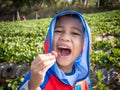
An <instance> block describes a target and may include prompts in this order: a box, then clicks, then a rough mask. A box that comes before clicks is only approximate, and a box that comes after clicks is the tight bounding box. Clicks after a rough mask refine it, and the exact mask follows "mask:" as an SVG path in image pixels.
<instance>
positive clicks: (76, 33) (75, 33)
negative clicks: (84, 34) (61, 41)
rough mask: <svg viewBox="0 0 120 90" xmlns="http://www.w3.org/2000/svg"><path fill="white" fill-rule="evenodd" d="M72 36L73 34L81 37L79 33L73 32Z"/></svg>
mask: <svg viewBox="0 0 120 90" xmlns="http://www.w3.org/2000/svg"><path fill="white" fill-rule="evenodd" d="M72 34H73V35H79V36H80V35H81V34H80V33H78V32H72Z"/></svg>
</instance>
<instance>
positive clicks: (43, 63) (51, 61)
mask: <svg viewBox="0 0 120 90" xmlns="http://www.w3.org/2000/svg"><path fill="white" fill-rule="evenodd" d="M54 63H55V59H53V60H49V61H44V62H41V63H40V64H38V65H35V68H40V69H41V68H46V67H47V66H48V65H50V64H54Z"/></svg>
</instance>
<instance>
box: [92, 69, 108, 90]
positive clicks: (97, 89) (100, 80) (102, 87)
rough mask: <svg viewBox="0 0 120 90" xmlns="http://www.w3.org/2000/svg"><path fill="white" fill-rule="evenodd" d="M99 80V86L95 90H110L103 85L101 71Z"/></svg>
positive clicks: (98, 76)
mask: <svg viewBox="0 0 120 90" xmlns="http://www.w3.org/2000/svg"><path fill="white" fill-rule="evenodd" d="M96 74H97V78H98V84H97V87H96V88H93V90H109V88H108V87H106V86H105V85H104V84H103V83H102V72H101V71H97V73H96Z"/></svg>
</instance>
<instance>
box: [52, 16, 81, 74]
mask: <svg viewBox="0 0 120 90" xmlns="http://www.w3.org/2000/svg"><path fill="white" fill-rule="evenodd" d="M82 48H83V25H82V23H81V22H80V21H79V20H78V19H76V18H73V17H70V16H69V17H68V16H62V17H60V19H59V20H57V23H56V25H55V30H54V38H53V50H54V51H56V52H57V53H58V57H57V63H58V66H59V67H60V68H61V69H62V70H63V71H66V72H67V71H68V72H69V70H66V69H65V68H68V69H72V66H73V63H74V61H75V60H76V58H77V57H78V56H79V55H80V53H81V51H82Z"/></svg>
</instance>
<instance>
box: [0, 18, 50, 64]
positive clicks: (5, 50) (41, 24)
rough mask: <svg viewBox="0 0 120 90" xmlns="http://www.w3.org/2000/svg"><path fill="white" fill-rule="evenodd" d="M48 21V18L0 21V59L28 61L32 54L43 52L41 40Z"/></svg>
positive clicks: (31, 58) (19, 61)
mask: <svg viewBox="0 0 120 90" xmlns="http://www.w3.org/2000/svg"><path fill="white" fill-rule="evenodd" d="M49 21H50V19H45V20H43V19H41V20H40V21H39V20H38V21H35V20H34V21H25V22H10V23H0V28H1V29H0V43H1V46H0V52H1V54H0V59H1V61H8V62H14V63H18V64H19V63H22V62H26V63H30V62H31V60H33V57H34V56H36V55H37V54H39V53H43V41H44V38H45V36H46V31H47V29H48V25H49ZM33 22H34V23H33ZM26 23H27V24H26Z"/></svg>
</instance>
